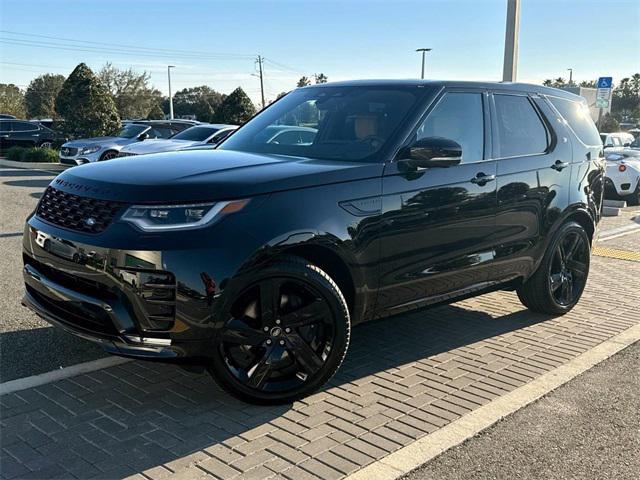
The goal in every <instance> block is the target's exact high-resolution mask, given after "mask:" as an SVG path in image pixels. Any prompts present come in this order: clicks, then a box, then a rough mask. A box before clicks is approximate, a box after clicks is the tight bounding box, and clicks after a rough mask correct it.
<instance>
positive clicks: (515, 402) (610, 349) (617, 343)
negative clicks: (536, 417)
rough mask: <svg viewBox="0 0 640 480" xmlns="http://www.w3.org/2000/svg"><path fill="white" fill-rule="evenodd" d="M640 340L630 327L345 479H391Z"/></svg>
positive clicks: (637, 331)
mask: <svg viewBox="0 0 640 480" xmlns="http://www.w3.org/2000/svg"><path fill="white" fill-rule="evenodd" d="M637 341H640V325H636V326H634V327H631V328H629V329H628V330H626V331H624V332H622V333H621V334H619V335H616V336H615V337H612V338H611V339H609V340H606V341H604V342H603V343H601V344H600V345H597V346H596V347H594V348H592V349H591V350H589V351H588V352H586V353H583V354H582V355H579V356H578V357H576V358H574V359H573V360H571V361H569V362H568V363H566V364H564V365H562V366H560V367H558V368H556V369H555V370H551V371H550V372H547V373H545V374H543V375H541V376H540V377H538V378H537V379H535V380H533V381H531V382H530V383H527V384H526V385H524V386H522V387H520V388H518V389H517V390H514V391H512V392H510V393H507V394H506V395H504V396H502V397H500V398H498V399H496V400H494V401H492V402H491V403H489V404H487V405H484V406H482V407H480V408H478V409H476V410H474V411H472V412H470V413H468V414H466V415H465V416H463V417H461V418H459V419H458V420H455V421H453V422H451V423H450V424H449V425H446V426H444V427H442V428H441V429H440V430H437V431H436V432H434V433H432V434H430V435H427V436H426V437H423V438H421V439H419V440H417V441H415V442H414V443H412V444H410V445H407V446H406V447H404V448H401V449H400V450H398V451H396V452H394V453H392V454H390V455H388V456H386V457H384V458H382V459H380V460H378V461H377V462H374V463H372V464H370V465H368V466H366V467H365V468H363V469H361V470H358V471H357V472H356V473H353V474H351V475H349V476H348V477H346V480H393V479H396V478H399V477H401V476H402V475H405V474H407V473H409V472H410V471H412V470H414V469H415V468H417V467H419V466H421V465H423V464H424V463H426V462H429V461H430V460H433V459H434V458H435V457H437V456H438V455H440V454H441V453H444V452H445V451H446V450H448V449H450V448H452V447H455V446H456V445H459V444H461V443H462V442H464V441H465V440H467V439H469V438H471V437H473V436H475V435H477V434H478V433H480V432H482V431H483V430H485V429H487V428H489V427H490V426H491V425H493V424H494V423H496V422H498V421H499V420H501V419H502V418H504V417H506V416H507V415H510V414H512V413H514V412H516V411H518V410H520V409H521V408H523V407H525V406H527V405H529V404H530V403H533V402H535V401H536V400H538V399H539V398H541V397H543V396H544V395H546V394H548V393H550V392H551V391H553V390H555V389H556V388H558V387H560V386H562V385H564V384H565V383H567V382H569V381H570V380H572V379H573V378H575V377H577V376H578V375H580V374H582V373H584V372H586V371H587V370H589V369H590V368H592V367H594V366H595V365H597V364H598V363H600V362H603V361H604V360H606V359H607V358H609V357H611V356H613V355H615V354H616V353H618V352H619V351H620V350H623V349H624V348H626V347H628V346H629V345H632V344H633V343H635V342H637Z"/></svg>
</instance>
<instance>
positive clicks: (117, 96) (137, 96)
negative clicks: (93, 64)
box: [98, 63, 162, 119]
mask: <svg viewBox="0 0 640 480" xmlns="http://www.w3.org/2000/svg"><path fill="white" fill-rule="evenodd" d="M98 78H99V79H100V80H101V81H102V83H104V84H105V85H106V87H107V88H108V89H109V91H110V92H111V95H113V99H114V101H115V103H116V107H117V108H118V113H119V114H120V118H130V119H135V118H147V116H148V115H149V112H150V111H151V109H153V107H154V106H156V105H157V104H158V103H159V102H160V101H161V100H162V94H161V93H160V91H159V90H156V89H155V88H153V87H152V86H151V85H150V84H149V80H150V78H151V77H150V75H149V74H148V73H147V72H142V73H138V72H136V71H134V70H133V69H131V68H129V69H128V70H120V69H118V68H116V67H114V66H113V65H112V64H111V63H107V64H106V65H105V66H104V67H102V70H100V72H99V73H98Z"/></svg>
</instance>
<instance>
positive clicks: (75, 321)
mask: <svg viewBox="0 0 640 480" xmlns="http://www.w3.org/2000/svg"><path fill="white" fill-rule="evenodd" d="M283 124H287V125H289V126H296V125H297V126H299V127H304V128H303V130H304V131H306V128H312V129H313V130H315V132H314V135H313V139H312V140H310V141H303V142H291V143H289V142H283V143H280V142H277V143H276V142H272V141H271V140H272V138H273V136H272V135H271V133H270V132H271V131H272V130H273V129H274V128H275V127H278V128H279V127H280V126H281V125H283ZM601 152H602V143H601V141H600V137H599V136H598V131H597V129H596V128H595V125H594V124H593V121H592V120H591V117H590V116H589V113H588V107H587V105H586V102H585V101H584V99H582V98H581V97H578V96H576V95H573V94H570V93H568V92H565V91H562V90H556V89H552V88H547V87H542V86H536V85H526V84H518V83H480V82H443V81H424V80H423V81H420V80H415V81H409V80H407V81H391V80H387V81H373V80H371V81H361V82H343V83H334V84H323V85H313V86H309V87H305V88H300V89H297V90H294V91H293V92H291V93H289V94H288V95H287V96H286V97H284V98H282V99H280V100H279V101H278V102H276V103H274V104H273V105H271V106H270V107H268V108H266V109H264V110H263V111H262V112H260V113H259V114H258V115H256V116H255V117H254V118H253V119H251V120H250V121H249V122H248V123H246V124H245V125H243V126H242V127H241V128H239V129H238V130H237V131H236V132H235V133H234V134H233V135H231V136H230V137H229V138H227V140H225V141H224V142H223V143H222V144H221V145H220V146H218V147H217V148H216V149H215V150H212V151H196V150H192V151H182V152H169V153H157V154H151V155H143V156H139V157H135V158H132V159H130V161H126V162H110V163H106V164H103V163H99V164H96V165H92V166H80V167H77V168H73V169H70V170H67V171H65V172H63V173H61V174H60V175H59V176H58V177H56V178H55V179H54V180H53V181H52V183H51V184H50V186H49V187H48V188H47V189H46V191H45V192H44V194H43V196H42V198H41V200H40V203H39V204H38V207H37V208H36V211H35V212H34V213H33V214H32V215H31V216H30V217H29V218H28V219H27V225H26V227H25V236H24V241H23V246H24V250H23V260H24V280H25V284H26V294H25V297H24V304H25V305H26V306H28V307H29V308H31V309H33V310H34V311H35V312H36V313H37V314H39V315H40V316H42V317H43V318H45V319H46V320H48V321H49V322H50V323H52V324H54V325H58V326H60V327H62V328H64V329H66V330H68V331H69V332H71V333H74V334H77V335H80V336H82V337H83V338H86V339H92V340H94V341H96V342H99V343H101V344H102V345H103V346H104V347H105V348H106V349H107V350H108V351H110V352H112V353H116V354H118V355H124V356H130V357H134V358H144V359H147V360H151V359H155V360H161V361H172V362H177V363H183V364H184V363H186V364H188V365H189V368H192V369H193V368H194V367H193V366H194V364H200V365H203V366H205V367H206V368H207V369H208V371H209V372H210V373H211V374H212V375H213V377H214V378H215V379H216V380H217V381H218V382H219V384H220V385H222V387H224V388H225V389H226V390H227V391H229V392H231V393H232V394H233V395H235V396H237V397H239V398H241V399H244V400H247V401H251V402H256V403H280V402H290V401H292V400H293V399H295V398H299V397H301V396H303V395H306V394H309V393H310V392H312V391H314V390H316V389H317V388H319V387H320V386H322V385H323V384H324V383H325V382H326V381H327V380H328V379H329V378H330V377H331V376H332V375H333V374H334V373H335V372H336V370H337V369H338V368H339V367H340V364H341V362H342V360H343V359H344V357H345V354H346V351H347V347H348V345H349V340H350V336H351V332H352V330H351V327H352V325H354V324H357V323H360V322H364V321H367V320H371V319H375V318H380V317H385V316H389V315H395V314H399V313H401V312H405V311H409V310H413V309H416V308H422V307H427V306H431V305H436V304H441V303H448V302H453V301H456V300H459V299H461V298H465V297H469V296H474V295H480V294H482V293H485V292H489V291H492V290H499V289H504V290H515V291H516V292H517V293H518V296H519V298H520V300H521V301H522V303H523V304H524V305H525V306H527V307H528V308H529V309H531V310H533V311H536V312H542V313H545V314H548V315H562V314H564V313H566V312H568V311H570V310H571V309H572V308H573V307H574V306H575V305H576V303H577V302H578V300H579V299H580V296H581V295H582V292H583V289H584V286H585V283H586V281H587V276H588V273H589V262H590V254H591V245H592V242H593V239H594V234H595V232H596V230H597V223H598V221H599V219H600V215H601V205H602V197H603V179H604V169H605V162H604V159H603V158H602V157H601ZM40 232H44V233H46V234H49V235H52V236H56V237H60V238H64V239H66V240H68V241H70V242H72V243H74V244H75V245H76V247H77V248H81V249H83V250H84V251H91V252H95V253H94V255H93V256H92V257H91V262H89V263H88V264H87V265H82V264H77V263H74V262H72V261H69V260H68V259H67V258H65V257H63V256H59V255H53V254H51V253H50V252H47V251H46V250H45V249H43V248H42V247H41V246H40V245H38V244H37V243H36V242H34V241H33V239H34V238H37V237H38V235H39V234H40ZM121 272H129V273H131V274H136V275H137V277H136V278H137V283H136V288H135V289H133V288H130V287H128V286H127V285H125V282H123V281H122V275H121ZM393 325H394V326H395V327H397V328H402V321H401V319H398V318H396V319H395V320H394V321H393ZM425 328H428V326H426V325H425ZM353 333H354V334H357V333H358V332H356V331H353ZM397 347H398V349H402V345H398V346H397Z"/></svg>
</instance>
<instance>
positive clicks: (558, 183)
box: [491, 91, 572, 281]
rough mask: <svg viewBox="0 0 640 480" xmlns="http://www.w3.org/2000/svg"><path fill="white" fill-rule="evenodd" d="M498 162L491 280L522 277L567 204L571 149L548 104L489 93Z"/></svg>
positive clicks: (517, 95) (510, 94)
mask: <svg viewBox="0 0 640 480" xmlns="http://www.w3.org/2000/svg"><path fill="white" fill-rule="evenodd" d="M491 108H492V112H493V113H492V121H493V128H492V131H493V149H494V150H493V154H494V157H495V158H496V159H497V162H498V178H497V189H498V190H497V198H498V210H497V216H496V229H495V239H494V241H495V243H496V250H495V262H494V268H493V270H492V272H491V275H492V277H493V279H494V280H498V281H507V280H510V279H513V278H517V277H522V276H524V277H527V276H528V275H529V274H531V273H532V272H533V270H534V268H535V266H536V265H535V261H536V259H539V258H540V255H541V250H542V249H543V248H544V241H543V240H544V239H545V237H546V235H548V232H549V231H550V228H551V225H553V223H554V222H555V221H556V220H558V219H559V218H560V216H561V215H562V213H563V212H564V211H565V208H566V206H567V204H568V200H569V185H570V181H571V161H572V146H571V142H570V141H569V139H568V132H567V131H566V127H565V126H564V124H563V123H562V122H558V121H557V119H556V115H555V114H554V112H553V111H552V110H551V108H550V107H549V105H548V104H547V103H546V102H545V101H544V100H543V99H542V98H540V97H538V96H536V95H529V94H527V93H526V92H522V93H517V92H511V91H509V92H502V91H499V92H498V91H496V92H493V94H492V96H491Z"/></svg>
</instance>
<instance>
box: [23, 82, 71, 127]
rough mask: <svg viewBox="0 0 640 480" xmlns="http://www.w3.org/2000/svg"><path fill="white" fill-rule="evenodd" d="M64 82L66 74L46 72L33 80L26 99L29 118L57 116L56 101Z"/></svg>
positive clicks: (26, 93)
mask: <svg viewBox="0 0 640 480" xmlns="http://www.w3.org/2000/svg"><path fill="white" fill-rule="evenodd" d="M63 83H64V75H53V74H50V73H45V74H44V75H40V76H39V77H37V78H34V79H33V80H31V83H29V86H28V87H27V91H26V92H25V94H24V100H25V103H26V106H27V115H28V116H29V118H56V117H57V116H58V114H57V113H56V108H55V103H56V97H57V96H58V92H59V91H60V89H61V88H62V84H63Z"/></svg>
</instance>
